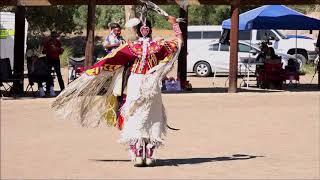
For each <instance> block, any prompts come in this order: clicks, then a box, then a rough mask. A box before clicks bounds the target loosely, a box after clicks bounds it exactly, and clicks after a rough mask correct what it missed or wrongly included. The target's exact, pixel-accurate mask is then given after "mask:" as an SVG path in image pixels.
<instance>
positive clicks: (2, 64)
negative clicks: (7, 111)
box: [0, 58, 22, 96]
mask: <svg viewBox="0 0 320 180" xmlns="http://www.w3.org/2000/svg"><path fill="white" fill-rule="evenodd" d="M21 81H22V80H21V79H19V78H17V77H14V76H13V71H12V69H11V64H10V59H9V58H4V59H0V87H3V89H4V91H5V92H7V93H8V94H9V95H10V94H11V89H12V87H13V85H11V84H10V83H14V82H16V83H21ZM5 85H6V86H7V87H6V86H5ZM0 93H1V96H3V94H2V91H1V90H0Z"/></svg>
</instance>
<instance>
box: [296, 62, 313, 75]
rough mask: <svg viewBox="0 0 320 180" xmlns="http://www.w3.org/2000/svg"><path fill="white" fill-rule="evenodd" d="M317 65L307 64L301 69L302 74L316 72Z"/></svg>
mask: <svg viewBox="0 0 320 180" xmlns="http://www.w3.org/2000/svg"><path fill="white" fill-rule="evenodd" d="M314 71H315V65H314V64H313V63H310V64H305V65H304V66H303V67H302V70H301V71H300V75H306V74H314Z"/></svg>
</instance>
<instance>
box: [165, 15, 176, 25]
mask: <svg viewBox="0 0 320 180" xmlns="http://www.w3.org/2000/svg"><path fill="white" fill-rule="evenodd" d="M167 20H168V22H169V23H170V24H175V23H177V19H176V18H175V17H173V16H168V17H167Z"/></svg>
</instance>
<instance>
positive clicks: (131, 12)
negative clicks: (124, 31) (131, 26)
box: [124, 5, 136, 23]
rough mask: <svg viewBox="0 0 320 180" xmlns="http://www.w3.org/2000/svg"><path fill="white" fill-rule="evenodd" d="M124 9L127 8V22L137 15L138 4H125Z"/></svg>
mask: <svg viewBox="0 0 320 180" xmlns="http://www.w3.org/2000/svg"><path fill="white" fill-rule="evenodd" d="M124 9H125V17H126V21H125V23H127V22H128V21H129V19H130V18H134V17H136V6H135V5H125V6H124Z"/></svg>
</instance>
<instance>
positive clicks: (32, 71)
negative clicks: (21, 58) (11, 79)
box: [27, 54, 56, 97]
mask: <svg viewBox="0 0 320 180" xmlns="http://www.w3.org/2000/svg"><path fill="white" fill-rule="evenodd" d="M27 68H28V78H29V83H30V84H33V83H34V82H36V83H37V84H38V89H39V96H40V97H44V96H45V95H46V94H45V92H44V89H43V85H42V83H43V82H45V83H46V91H47V94H49V95H50V96H56V94H55V92H54V89H53V78H52V76H51V72H50V70H49V68H48V65H47V62H46V60H45V57H44V58H39V57H38V56H36V55H35V54H33V55H31V57H27Z"/></svg>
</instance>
